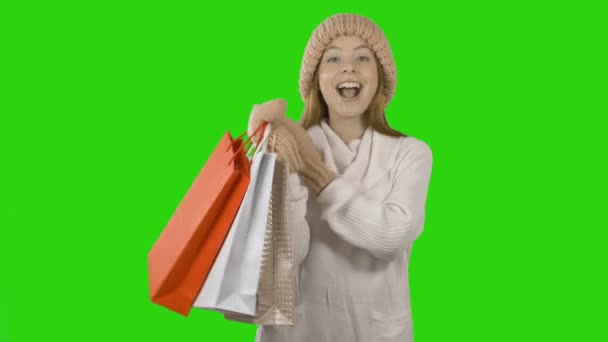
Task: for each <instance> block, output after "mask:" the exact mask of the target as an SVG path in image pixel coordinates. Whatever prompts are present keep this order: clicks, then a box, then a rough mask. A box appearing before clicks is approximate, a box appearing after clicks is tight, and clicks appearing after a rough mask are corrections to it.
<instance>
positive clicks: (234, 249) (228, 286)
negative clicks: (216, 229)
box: [193, 142, 276, 315]
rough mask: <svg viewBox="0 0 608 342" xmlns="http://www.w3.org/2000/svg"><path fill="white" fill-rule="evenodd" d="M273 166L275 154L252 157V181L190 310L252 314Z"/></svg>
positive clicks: (255, 299) (260, 154) (258, 276)
mask: <svg viewBox="0 0 608 342" xmlns="http://www.w3.org/2000/svg"><path fill="white" fill-rule="evenodd" d="M261 143H263V142H261ZM275 163H276V154H274V153H267V152H264V151H263V150H260V151H258V152H257V153H255V154H254V156H253V158H252V162H251V172H250V174H251V181H250V183H249V186H248V188H247V191H246V193H245V196H244V198H243V201H242V202H241V206H240V208H239V211H238V212H237V215H236V217H235V219H234V221H233V223H232V226H231V227H230V231H229V232H228V235H227V236H226V239H225V240H224V243H223V245H222V247H221V249H220V252H219V254H218V256H217V258H216V260H215V262H214V264H213V266H212V268H211V271H210V272H209V275H208V276H207V279H206V280H205V283H204V285H203V287H202V288H201V291H200V292H199V295H198V297H197V298H196V300H195V302H194V305H193V307H195V308H201V309H208V310H213V311H218V312H222V313H236V314H245V315H255V311H256V304H257V298H256V295H257V291H258V286H259V283H260V282H259V280H260V269H261V263H262V247H263V246H264V236H265V230H266V224H267V217H268V205H269V201H270V194H271V191H272V180H273V176H274V172H275V171H274V168H275Z"/></svg>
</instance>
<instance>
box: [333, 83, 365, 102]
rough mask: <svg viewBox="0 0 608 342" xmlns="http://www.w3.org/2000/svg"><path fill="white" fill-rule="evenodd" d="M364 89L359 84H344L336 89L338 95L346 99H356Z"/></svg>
mask: <svg viewBox="0 0 608 342" xmlns="http://www.w3.org/2000/svg"><path fill="white" fill-rule="evenodd" d="M361 89H363V87H362V86H361V84H359V83H357V82H343V83H340V84H339V85H338V86H337V87H336V91H337V92H338V94H339V95H340V96H341V97H343V98H345V99H354V98H356V97H357V96H358V95H359V94H360V93H361Z"/></svg>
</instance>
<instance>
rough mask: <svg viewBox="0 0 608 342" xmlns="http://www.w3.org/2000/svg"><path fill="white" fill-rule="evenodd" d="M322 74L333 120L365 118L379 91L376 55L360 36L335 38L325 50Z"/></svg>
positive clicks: (320, 80) (321, 80)
mask: <svg viewBox="0 0 608 342" xmlns="http://www.w3.org/2000/svg"><path fill="white" fill-rule="evenodd" d="M318 72H319V89H320V90H321V94H322V95H323V99H325V102H326V103H327V106H328V107H329V115H330V116H332V117H336V116H337V117H340V118H345V119H346V118H354V117H359V116H361V115H362V114H363V113H364V112H365V110H367V108H368V107H369V104H370V102H371V100H372V98H373V97H374V94H375V93H376V89H377V88H378V69H377V66H376V58H375V56H374V53H373V52H372V50H371V48H370V47H369V45H368V44H367V43H366V42H365V41H364V40H363V39H361V38H359V37H356V36H341V37H338V38H336V39H334V40H333V41H332V42H331V43H330V44H329V46H328V47H327V49H325V52H324V54H323V57H322V58H321V62H320V64H319V71H318Z"/></svg>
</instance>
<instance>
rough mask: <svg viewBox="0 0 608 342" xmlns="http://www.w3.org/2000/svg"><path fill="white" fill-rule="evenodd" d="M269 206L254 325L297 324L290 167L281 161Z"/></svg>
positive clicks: (278, 164) (278, 163)
mask: <svg viewBox="0 0 608 342" xmlns="http://www.w3.org/2000/svg"><path fill="white" fill-rule="evenodd" d="M275 170H276V172H275V178H274V181H273V187H272V193H271V197H270V205H269V213H270V214H269V217H270V218H271V219H270V224H269V225H270V227H269V228H268V229H267V230H266V234H267V235H266V238H265V241H264V249H263V252H262V254H263V256H262V267H261V271H260V272H261V273H260V285H259V288H258V294H257V298H258V303H257V308H256V314H255V318H254V321H253V322H254V323H255V324H259V325H289V326H293V325H295V296H296V291H295V265H294V250H293V249H294V242H293V224H292V220H291V217H290V215H289V213H288V212H287V209H288V205H287V198H288V197H287V196H288V194H287V191H288V186H287V177H288V170H287V167H286V166H285V165H284V164H282V163H281V162H277V165H276V167H275Z"/></svg>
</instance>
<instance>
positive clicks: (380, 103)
mask: <svg viewBox="0 0 608 342" xmlns="http://www.w3.org/2000/svg"><path fill="white" fill-rule="evenodd" d="M376 68H377V69H378V89H376V93H375V94H374V97H372V100H371V102H370V103H369V107H368V108H367V110H365V112H364V113H363V120H364V122H365V123H366V124H368V125H369V126H371V127H372V129H374V130H375V131H377V132H378V133H381V134H385V135H388V136H393V137H401V136H404V137H407V135H406V134H403V133H401V132H399V131H397V130H394V129H392V128H391V127H390V126H389V125H388V122H386V115H385V113H384V75H383V73H382V69H381V67H380V64H379V63H376ZM321 120H329V109H328V107H327V103H326V102H325V100H324V99H323V95H322V94H321V91H320V90H319V69H318V68H317V70H316V71H315V74H314V77H313V79H312V85H311V89H310V94H309V95H308V98H307V99H305V101H304V113H302V118H301V119H300V124H301V125H302V126H303V127H304V128H306V129H308V128H310V127H312V126H314V125H318V124H320V123H321Z"/></svg>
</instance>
